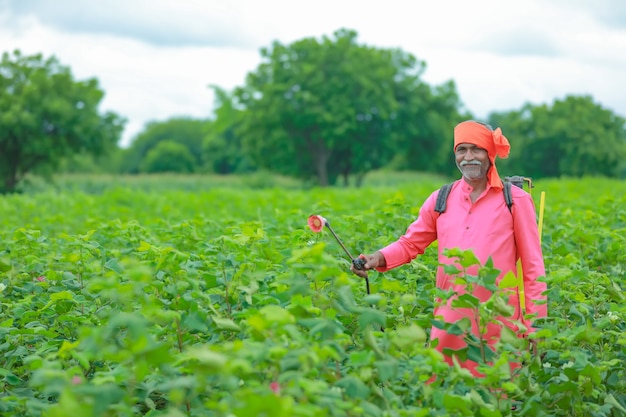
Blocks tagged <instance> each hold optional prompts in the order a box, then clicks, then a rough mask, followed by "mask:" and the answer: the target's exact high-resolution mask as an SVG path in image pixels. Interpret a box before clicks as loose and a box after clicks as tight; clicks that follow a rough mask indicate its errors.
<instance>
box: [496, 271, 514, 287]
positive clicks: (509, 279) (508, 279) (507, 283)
mask: <svg viewBox="0 0 626 417" xmlns="http://www.w3.org/2000/svg"><path fill="white" fill-rule="evenodd" d="M518 285H519V280H518V279H517V277H516V276H515V274H514V273H513V272H511V271H509V272H507V273H506V274H505V275H504V276H503V277H502V279H501V280H500V282H498V287H499V288H515V287H517V286H518Z"/></svg>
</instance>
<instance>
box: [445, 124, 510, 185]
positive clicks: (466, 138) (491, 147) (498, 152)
mask: <svg viewBox="0 0 626 417" xmlns="http://www.w3.org/2000/svg"><path fill="white" fill-rule="evenodd" d="M459 143H471V144H472V145H476V146H478V147H479V148H482V149H484V150H486V151H487V155H488V156H489V162H491V168H489V171H488V172H487V180H488V181H489V184H490V185H491V186H492V187H496V188H502V187H503V186H502V180H500V176H499V175H498V170H497V169H496V156H499V157H500V158H508V156H509V150H510V149H511V146H510V145H509V141H508V140H507V138H506V137H504V135H503V134H502V130H501V129H500V128H497V129H496V130H493V131H492V130H491V129H489V128H488V127H487V126H485V125H483V124H480V123H478V122H475V121H473V120H468V121H465V122H461V123H459V124H458V125H456V127H455V128H454V150H455V151H456V147H457V146H458V145H459Z"/></svg>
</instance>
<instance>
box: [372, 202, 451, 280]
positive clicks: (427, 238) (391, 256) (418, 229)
mask: <svg viewBox="0 0 626 417" xmlns="http://www.w3.org/2000/svg"><path fill="white" fill-rule="evenodd" d="M438 193H439V191H435V192H434V193H432V194H431V195H430V197H428V198H427V199H426V201H425V202H424V204H423V205H422V207H421V208H420V211H419V214H418V217H417V220H415V221H414V222H413V223H411V224H410V225H409V227H408V228H407V230H406V232H405V234H404V235H403V236H401V237H400V238H399V239H398V240H397V241H395V242H393V243H391V244H390V245H387V246H385V247H384V248H382V249H381V250H380V251H381V252H382V254H383V256H384V257H385V262H386V263H387V265H386V267H384V268H376V269H377V270H378V271H379V272H385V271H388V270H390V269H393V268H396V267H398V266H400V265H404V264H407V263H409V262H411V261H412V260H413V259H415V257H416V256H417V255H421V254H423V253H424V251H425V250H426V248H427V247H428V245H430V244H431V243H432V242H434V241H435V240H436V239H437V217H438V216H439V215H438V214H437V213H436V212H435V201H436V199H437V194H438Z"/></svg>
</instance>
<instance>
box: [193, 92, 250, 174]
mask: <svg viewBox="0 0 626 417" xmlns="http://www.w3.org/2000/svg"><path fill="white" fill-rule="evenodd" d="M212 87H213V91H214V93H215V96H216V100H215V102H216V103H215V108H216V110H215V120H213V121H212V123H211V129H210V132H209V133H208V135H207V136H206V137H205V139H204V141H203V143H202V150H203V155H204V161H205V165H206V167H207V168H208V170H209V172H215V173H218V174H232V173H246V172H251V171H254V170H255V164H254V163H253V161H252V158H251V157H250V156H248V155H247V153H246V151H245V149H243V144H242V140H241V136H240V135H239V133H238V129H239V127H240V125H241V120H242V118H243V117H245V113H244V112H243V111H242V110H240V109H237V108H236V105H235V98H234V97H233V95H232V94H230V93H228V92H227V91H225V90H223V89H221V88H219V87H217V86H212Z"/></svg>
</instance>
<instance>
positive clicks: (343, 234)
mask: <svg viewBox="0 0 626 417" xmlns="http://www.w3.org/2000/svg"><path fill="white" fill-rule="evenodd" d="M263 184H265V185H266V187H265V188H264V187H263ZM267 184H269V186H267ZM442 184H443V180H442V179H437V178H435V177H430V178H427V177H421V178H420V179H419V180H416V179H415V178H409V177H394V178H388V177H386V176H385V174H379V175H378V176H376V177H374V178H373V179H371V180H369V181H366V186H365V187H363V188H360V189H356V188H329V189H318V188H312V189H300V188H298V187H297V186H294V185H293V184H291V183H289V182H287V181H285V180H284V179H282V180H280V179H277V180H272V182H270V183H268V178H261V179H258V178H256V179H255V178H253V177H250V178H248V179H244V180H242V182H241V183H237V184H235V183H230V182H228V181H225V182H223V183H219V182H215V183H210V184H205V183H202V182H201V181H199V180H198V179H184V178H183V179H181V178H177V179H176V180H173V179H172V178H167V177H156V180H154V179H152V180H150V181H147V180H146V181H145V182H142V181H140V180H133V181H131V180H127V181H126V180H124V181H119V180H113V179H104V180H97V179H96V178H92V179H88V180H85V181H82V182H81V181H78V180H76V179H73V180H71V181H69V180H68V182H67V183H63V186H61V187H57V188H50V187H44V186H40V187H39V188H33V191H32V192H30V193H27V194H23V195H12V196H4V197H1V198H0V213H2V215H1V216H0V224H1V227H0V242H1V243H0V300H1V305H0V379H1V382H2V391H1V392H0V415H1V416H5V417H9V416H51V417H52V416H63V417H65V416H76V417H78V416H81V417H83V416H103V417H104V416H141V415H145V416H171V417H175V416H176V417H177V416H224V417H226V416H242V417H243V416H246V417H247V416H303V417H305V416H307V417H308V416H371V417H376V416H483V417H489V416H504V415H511V413H514V414H513V415H526V416H581V417H583V416H584V417H586V416H624V415H626V296H625V295H624V290H625V289H626V255H625V253H626V250H625V249H624V248H625V247H626V208H625V207H626V183H625V182H624V181H617V180H606V179H583V180H577V179H563V180H550V181H547V180H546V181H537V182H536V183H535V188H534V189H533V198H534V199H535V201H536V205H537V209H538V211H539V206H540V204H539V201H540V200H539V199H540V195H541V192H542V191H543V192H545V197H546V199H545V208H544V213H543V233H542V244H543V251H544V258H545V264H546V269H547V277H546V278H545V279H546V281H547V283H548V287H549V294H548V297H549V317H548V318H547V319H546V320H543V321H542V322H541V323H540V325H541V330H540V331H539V333H538V335H537V336H538V337H539V342H538V344H539V353H540V354H541V355H540V356H539V355H532V354H531V353H530V352H529V351H528V341H527V340H525V339H517V338H515V337H508V338H505V337H503V340H502V342H501V343H500V344H499V345H498V346H497V349H496V351H495V352H492V354H491V355H489V358H488V360H487V361H484V362H486V363H484V364H483V367H482V368H481V369H482V370H483V372H484V374H485V378H482V379H476V378H473V377H472V376H471V375H469V374H468V373H467V371H465V370H463V369H460V368H456V367H448V366H447V365H446V364H445V363H444V362H443V360H442V358H441V356H440V355H439V354H438V353H437V352H436V351H434V350H433V349H430V348H429V347H428V333H429V331H430V327H431V324H432V320H433V317H432V309H433V303H434V299H435V296H437V295H440V294H438V293H437V292H436V289H435V288H434V275H435V268H436V267H437V259H436V248H435V247H431V248H429V249H428V250H427V252H426V253H425V254H424V256H422V257H419V258H417V259H416V260H415V261H413V262H412V263H411V264H410V265H405V266H403V267H400V268H398V269H395V270H393V271H390V272H387V273H384V274H381V273H371V274H370V282H371V290H372V291H371V295H367V294H366V292H365V285H364V283H363V281H362V280H361V279H360V278H358V277H356V276H355V275H353V274H352V273H350V271H349V262H348V260H347V259H346V256H345V254H344V253H343V251H342V250H341V247H340V246H339V245H338V244H337V242H336V241H335V240H334V239H333V237H332V235H331V234H330V233H329V232H328V231H327V230H324V231H323V232H322V233H319V234H315V233H313V232H312V231H311V230H310V229H309V228H308V227H307V217H308V216H309V215H310V214H321V215H323V216H325V217H326V218H327V219H328V220H329V221H330V223H331V225H332V226H333V229H334V230H335V231H336V232H337V235H338V236H339V237H340V238H341V239H342V241H343V242H344V243H345V245H346V246H347V247H348V248H349V249H350V251H352V252H353V253H354V254H358V253H361V252H363V253H366V252H371V251H374V250H376V249H378V248H380V247H381V246H383V245H386V244H388V243H390V242H391V241H393V240H395V239H396V238H397V237H399V236H400V235H401V234H402V233H403V232H404V231H405V229H406V227H407V226H408V225H409V223H410V222H412V221H413V220H414V219H415V217H416V216H417V213H418V210H419V207H420V204H421V203H422V202H423V200H424V199H425V198H426V197H427V196H428V195H429V193H431V192H432V191H434V190H435V189H436V188H437V187H439V186H440V185H442ZM485 227H488V225H485ZM459 256H460V257H463V256H466V257H468V258H471V256H469V254H467V253H461V254H459ZM484 270H485V271H486V273H485V274H486V276H489V272H490V271H489V267H488V266H485V267H484ZM502 296H503V295H502V294H500V292H499V291H495V292H494V296H493V297H492V298H493V299H492V300H490V302H488V303H486V304H484V305H479V306H476V308H477V310H480V314H481V317H486V318H489V317H492V316H493V315H494V314H495V313H494V312H497V306H498V305H499V304H498V300H499V298H498V297H502ZM381 327H382V328H384V331H381ZM457 330H458V331H460V332H462V330H463V329H462V326H458V327H457ZM475 352H476V351H475V350H473V349H471V348H470V349H468V350H467V351H466V352H465V354H467V355H468V357H470V358H476V355H475ZM461 354H463V353H461ZM481 359H484V357H482V358H480V357H479V358H478V360H479V361H480V360H481ZM513 361H516V362H520V363H522V364H523V365H522V367H521V368H520V369H518V370H517V371H516V372H515V374H514V375H512V374H511V370H510V367H509V366H508V364H509V362H513ZM433 375H437V379H436V380H435V381H434V382H432V383H428V384H427V383H426V381H428V380H429V379H430V378H431V376H433ZM512 405H515V407H516V408H517V410H516V411H513V412H512V411H511V407H512Z"/></svg>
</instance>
